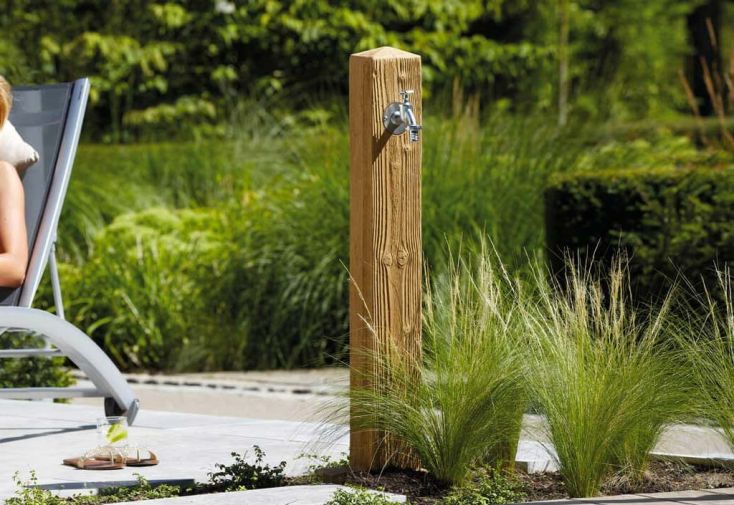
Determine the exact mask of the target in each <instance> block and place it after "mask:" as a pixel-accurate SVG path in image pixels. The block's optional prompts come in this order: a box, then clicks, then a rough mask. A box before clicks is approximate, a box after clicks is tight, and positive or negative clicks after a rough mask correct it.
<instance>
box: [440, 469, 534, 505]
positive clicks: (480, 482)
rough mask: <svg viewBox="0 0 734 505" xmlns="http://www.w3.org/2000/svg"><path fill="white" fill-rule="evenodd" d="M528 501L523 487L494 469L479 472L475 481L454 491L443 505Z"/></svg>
mask: <svg viewBox="0 0 734 505" xmlns="http://www.w3.org/2000/svg"><path fill="white" fill-rule="evenodd" d="M525 499H526V495H525V492H524V491H523V489H522V485H521V484H520V483H518V482H517V481H515V480H513V479H512V478H511V477H509V476H508V475H507V474H505V473H503V472H501V471H498V470H494V469H480V470H477V472H476V474H475V475H474V476H473V479H472V480H471V481H470V482H469V483H467V484H466V485H464V486H461V487H458V488H455V489H453V490H452V491H451V492H450V493H449V494H448V495H446V497H445V498H444V499H443V501H442V502H441V503H442V504H443V505H505V504H507V503H519V502H523V501H525Z"/></svg>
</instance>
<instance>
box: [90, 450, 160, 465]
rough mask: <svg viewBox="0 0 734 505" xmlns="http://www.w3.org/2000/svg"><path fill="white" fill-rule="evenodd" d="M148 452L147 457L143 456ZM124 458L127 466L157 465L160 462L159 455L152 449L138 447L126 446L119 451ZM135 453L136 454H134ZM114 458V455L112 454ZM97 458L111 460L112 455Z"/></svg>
mask: <svg viewBox="0 0 734 505" xmlns="http://www.w3.org/2000/svg"><path fill="white" fill-rule="evenodd" d="M146 453H147V454H148V457H147V458H143V457H141V454H146ZM119 454H120V455H121V457H122V458H123V461H124V462H125V465H126V466H155V465H157V464H158V457H157V456H156V455H155V453H154V452H153V451H151V450H150V449H140V448H138V447H129V446H128V447H125V448H124V449H123V450H122V452H120V453H119ZM132 454H134V456H133V455H132ZM112 457H113V458H114V456H112ZM97 459H100V460H106V461H110V455H102V456H97Z"/></svg>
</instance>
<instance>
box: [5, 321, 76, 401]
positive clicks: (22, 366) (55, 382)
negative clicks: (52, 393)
mask: <svg viewBox="0 0 734 505" xmlns="http://www.w3.org/2000/svg"><path fill="white" fill-rule="evenodd" d="M43 346H44V341H43V340H42V339H40V338H39V337H37V336H33V335H28V334H25V333H22V332H17V331H7V332H5V333H3V334H2V335H0V347H2V348H3V349H28V348H36V347H43ZM73 382H74V379H73V377H72V376H71V375H70V374H69V371H68V370H67V369H66V368H65V367H64V358H62V357H55V358H22V359H3V360H0V387H2V388H23V387H66V386H69V385H71V384H73Z"/></svg>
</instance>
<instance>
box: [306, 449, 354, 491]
mask: <svg viewBox="0 0 734 505" xmlns="http://www.w3.org/2000/svg"><path fill="white" fill-rule="evenodd" d="M298 457H299V458H303V459H306V460H308V461H309V465H308V468H307V469H306V473H305V475H303V476H300V477H297V478H296V482H298V483H299V484H301V483H303V484H319V483H322V482H324V473H325V471H328V470H332V469H333V470H337V469H344V471H345V473H346V471H347V470H348V469H349V456H348V454H346V453H342V454H341V457H339V458H338V459H337V458H333V457H331V456H329V455H318V454H301V455H299V456H298Z"/></svg>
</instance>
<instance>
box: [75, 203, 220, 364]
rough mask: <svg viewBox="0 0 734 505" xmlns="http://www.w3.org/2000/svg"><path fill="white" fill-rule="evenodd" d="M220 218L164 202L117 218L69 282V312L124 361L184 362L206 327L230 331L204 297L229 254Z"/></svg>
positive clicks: (210, 330)
mask: <svg viewBox="0 0 734 505" xmlns="http://www.w3.org/2000/svg"><path fill="white" fill-rule="evenodd" d="M222 220H223V218H222V216H221V215H220V214H217V213H216V212H214V211H204V210H200V211H189V210H182V211H170V210H165V209H151V210H148V211H144V212H141V213H137V214H126V215H123V216H121V217H119V218H117V219H116V220H115V221H114V222H113V223H112V224H111V225H110V226H109V227H107V228H105V229H104V231H103V232H102V233H101V234H100V235H99V236H98V237H97V239H96V241H95V246H94V250H95V253H94V255H93V256H92V257H91V258H90V259H89V261H87V262H86V263H85V264H84V265H83V266H82V267H81V271H80V273H79V275H78V276H76V282H74V283H70V284H69V285H67V287H68V288H70V291H71V296H70V297H69V298H70V300H71V303H70V310H69V313H70V317H72V320H73V321H74V322H75V323H76V324H77V325H78V326H79V327H80V328H82V329H83V330H85V331H86V332H87V333H88V334H89V335H90V336H91V337H92V338H93V339H94V340H95V341H96V342H97V343H99V344H100V345H102V347H103V348H104V349H105V350H106V351H107V352H108V353H109V354H110V355H111V356H112V358H113V359H114V360H115V361H116V362H117V363H118V364H120V365H121V366H123V367H124V368H126V369H131V368H151V369H172V368H174V369H175V368H177V367H180V366H181V365H180V363H179V360H180V359H183V358H184V354H183V352H184V350H186V349H188V347H189V346H191V345H193V343H195V342H198V341H199V340H200V339H201V338H203V335H216V334H217V332H219V333H222V334H227V332H228V328H227V327H226V321H227V320H226V319H223V320H219V319H218V318H217V313H216V311H214V312H211V311H210V310H209V307H206V306H205V305H204V304H205V302H206V300H207V297H206V293H207V292H208V291H209V290H210V289H211V285H212V283H213V282H215V281H216V279H217V277H218V268H219V265H220V262H221V258H224V257H226V256H227V253H226V247H227V246H226V243H225V242H222V241H221V240H222V238H221V237H222V236H223V232H222V231H221V230H222V229H223V226H222ZM187 359H190V358H187Z"/></svg>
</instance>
